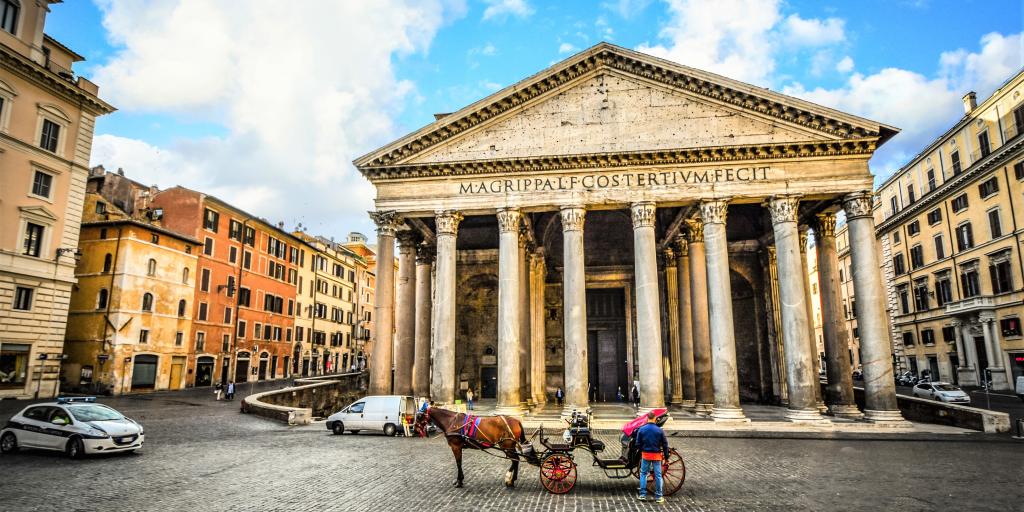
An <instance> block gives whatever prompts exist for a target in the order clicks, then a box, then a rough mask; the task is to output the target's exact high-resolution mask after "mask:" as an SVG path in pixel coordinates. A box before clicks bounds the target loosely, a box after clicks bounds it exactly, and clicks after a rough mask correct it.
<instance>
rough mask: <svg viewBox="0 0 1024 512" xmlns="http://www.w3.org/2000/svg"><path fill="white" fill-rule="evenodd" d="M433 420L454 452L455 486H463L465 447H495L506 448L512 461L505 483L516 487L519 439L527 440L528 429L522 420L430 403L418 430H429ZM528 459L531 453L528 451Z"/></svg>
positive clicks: (505, 451) (506, 454)
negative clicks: (479, 413) (480, 414)
mask: <svg viewBox="0 0 1024 512" xmlns="http://www.w3.org/2000/svg"><path fill="white" fill-rule="evenodd" d="M430 423H433V424H434V426H436V427H437V429H438V430H440V431H441V432H442V433H444V436H445V439H446V440H447V441H448V447H449V448H451V450H452V455H454V456H455V465H456V467H457V468H458V475H457V477H456V480H455V487H462V486H463V484H462V481H463V479H464V478H465V475H464V474H463V473H462V450H463V449H464V448H469V449H474V450H487V449H490V448H494V449H497V450H501V451H502V452H504V454H505V456H506V457H508V458H509V459H510V460H511V461H512V466H511V467H509V468H508V471H507V472H506V473H505V486H506V487H515V485H516V479H517V478H519V461H520V454H519V452H518V451H516V448H517V446H518V444H519V443H525V442H526V432H525V430H524V429H523V424H522V423H520V422H519V420H517V419H515V418H512V417H508V416H473V415H470V414H465V413H461V412H455V411H449V410H448V409H441V408H437V407H428V408H427V410H426V411H424V412H423V414H422V415H421V416H420V419H419V421H418V422H417V426H416V427H417V431H420V432H426V427H427V425H429V424H430ZM526 457H527V462H529V456H528V455H527V456H526Z"/></svg>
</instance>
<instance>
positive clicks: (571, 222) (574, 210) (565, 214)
mask: <svg viewBox="0 0 1024 512" xmlns="http://www.w3.org/2000/svg"><path fill="white" fill-rule="evenodd" d="M560 213H561V215H562V232H565V231H583V223H584V222H585V221H586V218H587V210H586V209H585V208H583V207H582V206H563V207H562V209H561V210H560Z"/></svg>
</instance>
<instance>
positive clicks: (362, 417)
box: [327, 395, 416, 436]
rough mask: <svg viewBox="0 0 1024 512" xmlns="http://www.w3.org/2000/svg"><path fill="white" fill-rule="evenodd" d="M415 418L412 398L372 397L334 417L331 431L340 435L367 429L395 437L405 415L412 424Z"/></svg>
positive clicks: (331, 416)
mask: <svg viewBox="0 0 1024 512" xmlns="http://www.w3.org/2000/svg"><path fill="white" fill-rule="evenodd" d="M415 415H416V400H415V399H414V398H413V397H411V396H399V395H391V396H368V397H366V398H363V399H362V400H358V401H356V402H355V403H353V404H352V405H349V406H348V407H346V408H344V409H342V410H340V411H338V412H336V413H334V414H332V415H330V416H329V417H328V418H327V430H330V431H331V432H334V433H335V434H339V435H340V434H343V433H345V432H346V431H347V432H351V433H353V434H357V433H359V431H361V430H367V431H372V432H384V435H388V436H393V435H395V434H396V433H397V432H398V429H399V428H401V426H402V416H405V418H406V420H407V421H410V422H411V420H412V418H413V417H415Z"/></svg>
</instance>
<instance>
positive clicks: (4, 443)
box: [0, 432, 18, 453]
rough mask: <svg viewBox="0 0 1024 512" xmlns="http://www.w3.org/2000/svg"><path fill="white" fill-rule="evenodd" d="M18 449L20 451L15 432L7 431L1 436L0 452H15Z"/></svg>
mask: <svg viewBox="0 0 1024 512" xmlns="http://www.w3.org/2000/svg"><path fill="white" fill-rule="evenodd" d="M16 451H18V438H17V437H14V433H13V432H7V433H6V434H4V435H3V437H0V452H3V453H14V452H16Z"/></svg>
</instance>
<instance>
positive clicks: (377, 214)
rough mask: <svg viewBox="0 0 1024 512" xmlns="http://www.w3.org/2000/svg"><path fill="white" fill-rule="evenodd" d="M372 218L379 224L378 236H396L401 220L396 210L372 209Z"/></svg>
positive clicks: (370, 212)
mask: <svg viewBox="0 0 1024 512" xmlns="http://www.w3.org/2000/svg"><path fill="white" fill-rule="evenodd" d="M366 213H368V214H370V220H372V221H373V223H374V224H376V225H377V236H395V232H396V231H398V226H399V224H401V222H402V221H401V220H400V219H399V218H398V212H396V211H395V210H371V211H369V212H366Z"/></svg>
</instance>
